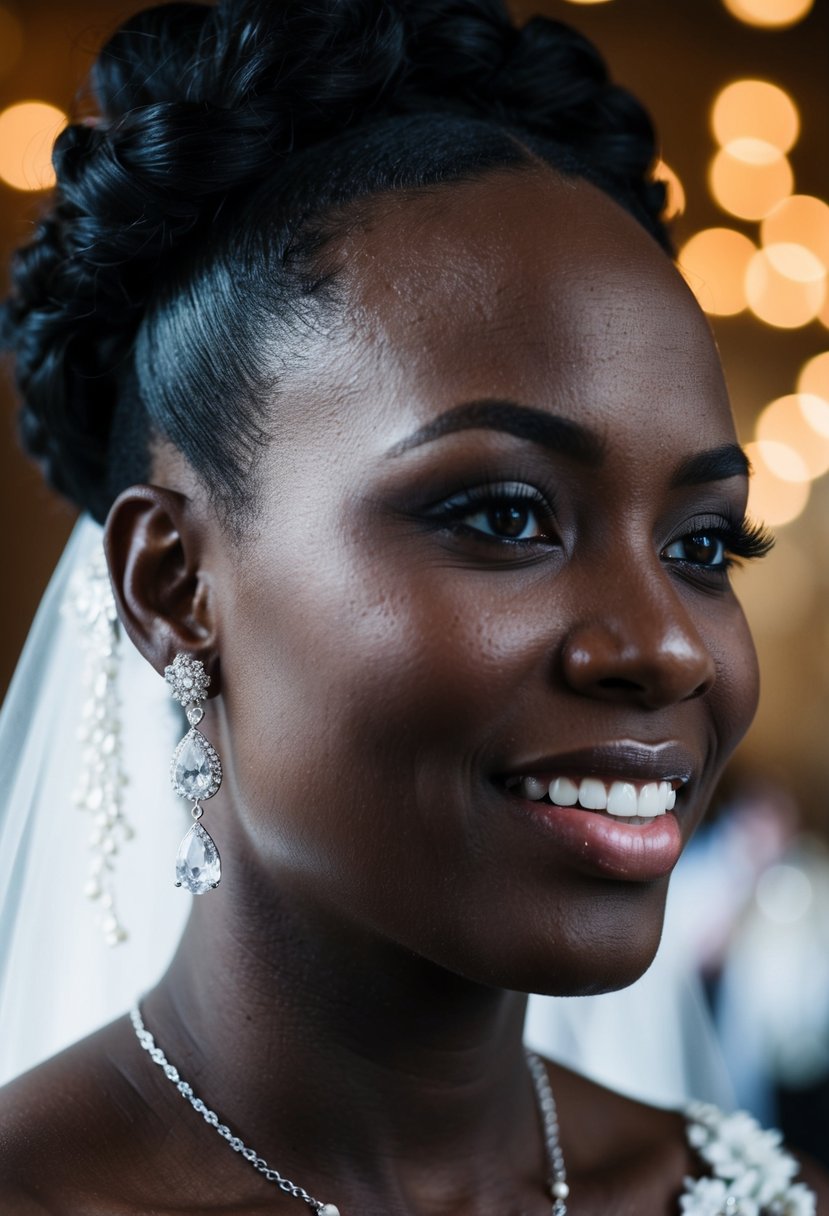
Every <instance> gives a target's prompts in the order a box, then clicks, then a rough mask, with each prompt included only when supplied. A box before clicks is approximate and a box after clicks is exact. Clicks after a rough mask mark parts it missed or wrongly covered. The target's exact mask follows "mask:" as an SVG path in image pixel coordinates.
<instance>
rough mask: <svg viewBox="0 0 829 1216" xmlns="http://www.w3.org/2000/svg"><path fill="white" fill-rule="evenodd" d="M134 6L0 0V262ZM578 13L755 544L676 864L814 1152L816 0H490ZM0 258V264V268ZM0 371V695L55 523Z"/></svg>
mask: <svg viewBox="0 0 829 1216" xmlns="http://www.w3.org/2000/svg"><path fill="white" fill-rule="evenodd" d="M136 7H140V4H138V3H130V2H125V0H79V2H77V3H72V4H66V3H65V2H63V0H16V2H15V0H9V2H2V0H0V263H2V266H3V267H5V266H6V264H7V262H8V254H9V253H10V251H11V250H12V248H14V246H16V245H17V244H19V243H21V242H22V241H25V240H26V239H27V234H28V233H29V232H30V230H31V227H32V224H33V221H34V219H35V218H36V216H37V214H38V210H39V208H40V207H41V206H42V204H43V200H44V198H45V197H46V194H45V192H47V191H48V189H49V186H50V184H51V167H50V160H49V156H50V148H51V144H52V141H53V139H54V137H55V135H56V134H57V132H58V131H59V130H60V128H61V126H62V124H63V123H64V122H65V121H66V115H67V113H70V112H71V110H72V106H73V99H74V96H75V94H76V91H77V89H78V85H79V82H80V81H81V79H82V78H83V76H84V74H85V72H86V70H87V69H88V67H89V64H90V62H91V59H92V57H93V55H94V54H95V51H96V49H97V48H98V47H99V46H100V44H101V42H102V41H103V40H104V38H105V37H106V36H107V35H108V34H109V33H110V32H111V31H112V30H113V28H114V27H115V26H116V25H117V24H118V23H119V21H120V20H121V19H123V18H124V17H126V16H128V15H129V14H130V13H131V12H132V11H133V10H134V9H135V8H136ZM512 8H513V10H514V11H515V13H516V15H518V16H519V17H527V16H530V15H531V14H533V13H536V12H543V13H546V14H547V15H549V16H553V17H557V18H559V19H561V20H565V21H568V22H570V23H571V24H573V25H575V26H577V27H579V28H580V29H582V30H583V31H584V32H585V33H586V34H587V35H588V36H589V37H590V38H592V39H593V40H594V41H595V42H596V43H597V44H598V46H599V47H600V48H601V50H602V51H603V53H604V54H605V55H606V57H607V59H608V61H609V63H610V65H611V69H612V72H613V75H614V76H615V77H616V79H618V80H619V81H620V82H621V83H623V84H625V85H627V86H629V87H630V88H631V89H632V90H633V91H634V92H635V93H636V94H637V95H638V96H639V97H640V98H641V99H642V100H643V101H644V102H645V103H646V105H647V106H648V108H649V109H650V110H651V112H652V113H653V114H654V115H655V117H656V121H657V126H658V129H659V132H660V137H661V148H662V159H661V161H660V163H659V165H658V166H657V167H656V169H655V171H656V173H657V174H658V175H660V176H664V177H665V178H666V180H667V181H668V183H669V187H670V194H669V208H670V213H671V215H673V216H674V230H675V238H676V247H677V251H678V258H679V263H680V266H681V268H682V270H683V273H684V274H685V275H686V277H687V279H688V281H689V283H690V285H691V287H692V289H693V290H694V291H695V293H696V294H697V296H698V298H699V300H700V302H701V304H702V306H703V307H704V308H705V310H706V311H707V312H708V314H709V315H710V318H711V323H712V326H713V328H714V331H715V334H716V337H717V341H718V343H719V346H720V350H721V352H722V358H723V362H724V364H725V369H726V374H727V377H728V381H729V385H730V389H731V395H732V400H733V404H734V410H735V413H736V417H737V424H738V428H739V432H740V438H741V441H742V442H743V443H744V444H746V445H747V447H748V450H749V455H750V458H751V460H752V464H753V466H754V469H755V477H754V482H753V487H752V496H751V503H750V509H751V512H752V514H753V515H754V516H755V517H758V518H759V519H761V520H763V521H764V522H766V523H768V524H770V525H771V526H772V528H773V529H774V531H775V532H776V534H777V537H778V541H777V547H776V549H775V551H774V553H773V554H772V556H771V557H770V558H769V559H767V561H766V562H763V563H759V564H757V565H756V566H755V567H753V568H752V569H751V570H750V571H745V572H738V573H737V574H736V576H735V581H736V586H737V589H738V593H739V594H740V595H741V597H742V599H743V602H744V604H745V607H746V611H747V613H748V616H749V619H750V621H751V623H752V626H753V629H754V634H755V637H756V640H757V644H758V649H759V652H760V661H761V668H762V672H763V697H762V703H761V708H760V713H759V715H758V718H757V721H756V723H755V725H754V727H753V728H752V731H751V733H750V735H749V737H748V738H747V740H746V741H745V743H744V745H743V746H742V747H741V749H740V752H739V755H738V756H737V758H736V760H735V762H734V764H733V765H732V768H731V771H730V773H729V774H728V777H727V779H726V782H725V783H724V785H723V788H722V791H721V796H720V800H719V804H718V806H717V807H716V808H715V810H714V814H713V816H712V819H711V821H710V823H709V825H708V826H707V827H706V828H705V829H704V830H703V831H702V832H701V833H700V834H699V836H698V838H697V841H696V842H695V845H694V847H693V849H692V851H691V852H690V853H689V855H688V857H687V858H686V859H685V860H684V861H683V866H682V869H681V871H680V873H679V875H678V881H677V884H676V886H677V892H678V894H677V907H678V908H679V911H680V916H679V922H680V923H681V925H682V937H683V943H684V945H683V948H684V949H685V950H686V952H687V956H688V959H689V960H690V963H691V964H692V965H693V966H694V967H695V968H696V969H697V971H698V972H699V974H700V975H701V976H702V977H703V980H704V983H705V986H706V992H707V994H708V998H709V1001H710V1004H711V1008H712V1011H713V1012H714V1015H715V1018H716V1021H717V1026H718V1030H719V1033H720V1036H721V1039H722V1042H723V1044H724V1046H725V1049H726V1055H727V1058H728V1061H729V1066H730V1068H731V1072H732V1078H733V1081H734V1085H735V1088H736V1091H737V1098H738V1100H739V1101H740V1103H741V1104H743V1105H748V1106H749V1107H750V1108H751V1109H753V1110H754V1111H755V1112H756V1113H757V1114H758V1115H759V1116H760V1117H762V1118H763V1119H765V1120H766V1121H771V1122H779V1123H782V1124H783V1125H784V1130H785V1131H786V1132H787V1134H788V1135H789V1136H790V1138H791V1139H792V1141H793V1142H794V1143H795V1144H798V1145H800V1146H801V1147H802V1148H805V1149H807V1150H809V1151H811V1152H812V1153H813V1154H814V1155H815V1156H818V1157H821V1158H822V1159H823V1160H824V1161H825V1162H827V1164H829V877H827V876H828V875H829V860H827V857H828V856H829V852H828V849H829V797H828V796H827V790H829V745H827V726H829V613H828V612H827V606H828V605H829V476H827V470H829V285H828V284H827V272H829V204H828V203H827V199H829V176H827V164H828V163H829V155H828V154H829V0H671V2H670V3H665V0H580V2H576V0H514V2H513V4H512ZM0 274H5V270H2V271H0ZM14 409H15V407H14V401H13V394H12V391H11V388H10V377H9V375H8V372H5V373H4V374H3V377H2V380H0V427H2V440H1V441H0V517H1V518H2V528H1V529H0V569H2V571H3V580H2V585H3V594H2V596H0V695H2V692H3V691H4V690H5V687H6V684H7V682H8V680H9V678H10V676H11V674H12V671H13V670H14V665H15V662H16V660H17V656H18V653H19V651H20V647H21V646H22V644H23V641H24V639H25V636H26V632H27V629H28V626H29V623H30V621H31V617H32V614H33V612H34V609H35V607H36V605H37V602H38V599H39V597H40V594H41V592H42V590H43V588H44V587H45V585H46V582H47V581H48V578H49V575H50V573H51V571H52V568H53V566H54V563H55V561H56V559H57V557H58V555H59V553H60V551H61V549H62V547H63V544H64V542H65V540H66V537H67V536H68V533H69V531H70V529H71V526H72V523H73V514H72V512H71V511H70V509H69V508H68V507H66V506H65V505H63V504H61V503H60V502H58V501H57V500H56V499H55V498H54V497H53V496H52V495H51V494H50V493H49V492H48V491H47V490H46V489H45V488H44V487H43V486H42V484H41V482H40V480H39V478H38V475H37V472H36V470H34V469H32V468H30V466H29V465H28V464H27V462H26V461H25V460H24V459H23V457H22V455H21V454H20V452H19V449H18V446H17V440H16V436H15V426H14Z"/></svg>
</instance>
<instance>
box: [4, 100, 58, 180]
mask: <svg viewBox="0 0 829 1216" xmlns="http://www.w3.org/2000/svg"><path fill="white" fill-rule="evenodd" d="M66 121H67V119H66V115H65V114H64V112H63V110H59V109H58V108H57V106H51V105H48V104H47V103H46V102H45V101H20V102H18V103H17V104H16V105H13V106H9V107H8V108H7V109H5V110H3V112H2V113H0V178H2V179H3V181H4V182H6V183H7V184H8V185H9V186H13V187H14V188H15V189H16V190H48V189H49V188H50V187H51V186H53V185H54V184H55V173H54V170H53V168H52V146H53V144H54V142H55V139H56V138H57V136H58V134H59V133H60V131H61V130H62V129H63V128H64V127H65V126H66Z"/></svg>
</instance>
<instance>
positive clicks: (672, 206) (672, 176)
mask: <svg viewBox="0 0 829 1216" xmlns="http://www.w3.org/2000/svg"><path fill="white" fill-rule="evenodd" d="M653 177H654V180H655V181H658V182H664V183H665V185H666V186H667V189H668V194H667V198H666V200H665V208H664V210H663V212H662V218H663V219H664V220H673V219H676V217H677V216H678V215H682V214H683V212H684V211H685V187H684V186H683V184H682V182H681V181H680V180H679V177H678V175H677V173H676V171H675V170H674V169H672V168H671V166H670V165H669V164H667V163H666V162H665V161H664V160H659V161H657V163H656V167H655V168H654V171H653Z"/></svg>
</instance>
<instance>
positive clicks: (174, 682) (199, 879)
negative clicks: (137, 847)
mask: <svg viewBox="0 0 829 1216" xmlns="http://www.w3.org/2000/svg"><path fill="white" fill-rule="evenodd" d="M164 679H165V680H166V681H167V683H168V684H169V685H170V690H171V692H172V695H173V697H174V698H175V699H176V701H178V702H179V704H180V705H182V706H183V707H184V712H185V713H186V715H187V721H188V722H189V723H190V729H189V730H188V732H187V734H186V735H185V736H184V738H183V739H182V740H181V742H180V743H179V745H178V747H177V748H176V750H175V751H174V752H173V761H172V764H171V766H170V779H171V780H172V783H173V789H174V790H175V791H176V793H177V794H179V795H180V796H181V797H182V798H189V799H190V800H191V801H192V803H193V807H192V810H191V812H190V813H191V814H192V816H193V818H194V819H195V821H196V822H195V823H194V824H193V826H192V827H191V828H190V830H189V832H187V834H186V836H185V837H184V839H183V840H182V842H181V844H180V845H179V850H178V854H177V856H176V886H177V887H185V888H186V889H187V890H188V891H190V892H191V893H192V894H193V895H203V894H204V893H205V891H211V890H213V889H214V888H215V887H218V885H219V882H220V880H221V877H222V859H221V857H220V856H219V850H218V849H217V848H216V843H215V841H214V840H213V838H212V836H211V835H210V833H209V832H208V831H207V830H206V829H205V828H203V827H202V825H201V823H200V822H199V821H200V820H201V817H202V815H203V814H204V808H203V807H202V806H201V803H202V802H204V801H205V800H206V799H207V798H212V797H213V795H214V794H215V793H216V792H217V791H218V789H219V786H220V785H221V784H222V763H221V760H220V759H219V756H218V753H217V751H216V749H215V748H214V747H213V746H212V745H211V744H210V743H208V741H207V739H205V737H204V735H203V734H202V733H201V731H200V730H198V725H199V723H200V722H201V720H202V718H203V717H204V709H203V708H202V704H201V703H202V701H205V700H206V699H207V688H208V685H209V684H210V676H209V675H208V674H207V672H206V671H205V669H204V663H202V661H201V659H194V658H193V657H192V656H191V655H187V654H177V655H176V657H175V659H174V660H173V662H172V663H171V664H170V666H169V667H165V668H164Z"/></svg>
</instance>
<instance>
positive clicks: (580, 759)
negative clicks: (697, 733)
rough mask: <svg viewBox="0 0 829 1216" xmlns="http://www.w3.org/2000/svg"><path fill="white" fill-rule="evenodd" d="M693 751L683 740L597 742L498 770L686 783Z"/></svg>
mask: <svg viewBox="0 0 829 1216" xmlns="http://www.w3.org/2000/svg"><path fill="white" fill-rule="evenodd" d="M697 767H698V766H697V761H696V759H695V757H694V756H693V754H692V752H691V751H689V749H688V748H687V747H686V746H684V745H683V744H681V743H678V742H675V741H673V740H667V741H665V742H662V743H643V742H640V741H637V740H635V739H619V740H616V741H610V742H604V743H597V744H595V745H594V746H593V747H584V748H579V749H578V750H577V751H572V752H556V753H554V754H551V755H548V756H537V757H533V758H532V759H528V760H525V761H521V762H518V763H516V764H511V765H510V766H509V768H508V769H504V770H503V771H502V772H499V773H498V777H499V778H501V779H504V778H507V777H517V776H521V777H530V776H534V775H537V776H542V775H551V776H561V777H566V776H579V777H598V778H602V779H608V778H609V779H611V780H613V779H617V780H620V781H624V780H626V779H627V780H629V781H682V782H683V784H685V783H687V782H688V781H690V780H691V778H692V777H693V776H694V773H695V772H696V770H697Z"/></svg>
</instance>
